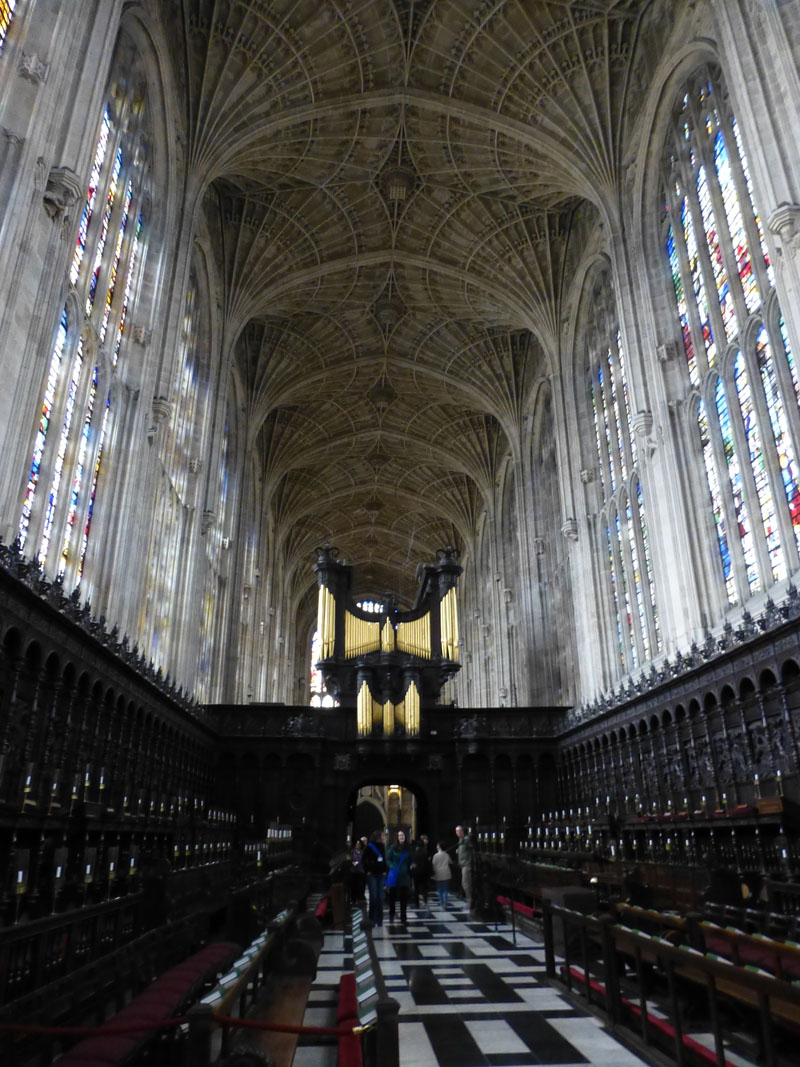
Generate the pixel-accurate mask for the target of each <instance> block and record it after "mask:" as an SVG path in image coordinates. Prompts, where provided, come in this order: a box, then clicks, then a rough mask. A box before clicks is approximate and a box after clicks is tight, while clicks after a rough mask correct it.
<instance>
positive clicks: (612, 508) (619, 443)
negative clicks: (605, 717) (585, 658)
mask: <svg viewBox="0 0 800 1067" xmlns="http://www.w3.org/2000/svg"><path fill="white" fill-rule="evenodd" d="M590 304H591V307H592V308H593V314H594V321H593V322H592V323H591V324H590V326H589V328H588V330H587V333H586V341H587V363H588V367H589V381H588V402H589V411H590V413H591V418H592V422H593V434H592V439H593V445H594V450H595V462H596V464H597V470H598V475H599V476H598V491H599V494H600V497H601V508H600V526H599V532H600V537H601V545H602V548H601V553H600V555H601V562H602V565H603V586H604V592H603V597H604V599H605V601H606V604H607V610H608V612H609V614H610V617H611V623H612V625H611V630H612V632H613V634H614V636H615V645H616V648H615V650H614V653H613V656H612V658H613V659H614V660H616V661H617V662H618V663H619V664H620V666H622V667H623V668H624V669H625V670H628V671H630V670H633V669H634V668H636V667H639V666H641V664H642V663H643V662H645V661H646V660H648V659H650V658H651V657H652V656H653V655H654V653H655V652H656V651H658V650H659V649H660V647H661V634H660V628H659V622H658V612H657V607H656V594H655V583H654V580H653V569H652V559H651V555H650V545H649V537H648V531H647V523H646V517H645V504H644V494H643V491H642V485H641V481H640V478H639V470H638V463H639V458H638V455H637V448H636V438H635V436H634V434H633V432H632V422H631V410H630V398H629V394H628V379H627V373H626V367H625V352H624V348H623V344H622V333H621V331H620V328H619V320H618V317H617V307H616V296H615V294H614V286H613V283H612V280H611V277H610V274H609V272H608V270H603V271H601V272H600V274H598V275H597V276H596V277H595V280H594V285H593V289H592V299H591V301H590Z"/></svg>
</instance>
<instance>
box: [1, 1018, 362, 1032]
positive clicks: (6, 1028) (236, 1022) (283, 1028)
mask: <svg viewBox="0 0 800 1067" xmlns="http://www.w3.org/2000/svg"><path fill="white" fill-rule="evenodd" d="M211 1019H212V1020H213V1021H214V1022H215V1023H218V1024H219V1025H220V1026H238V1027H242V1028H244V1029H249V1030H273V1031H275V1032H276V1033H279V1034H318V1035H325V1036H329V1037H341V1036H345V1035H349V1034H363V1033H364V1032H365V1031H367V1030H369V1029H371V1026H372V1024H370V1025H369V1026H302V1025H297V1026H295V1025H292V1024H290V1023H265V1022H260V1021H259V1020H258V1019H244V1018H238V1017H236V1016H233V1015H212V1016H211ZM189 1022H190V1020H189V1019H188V1018H187V1017H186V1016H184V1015H181V1016H175V1017H174V1018H172V1019H162V1020H161V1021H160V1022H150V1023H144V1022H142V1023H128V1024H125V1025H123V1026H119V1025H117V1026H115V1025H114V1024H113V1023H108V1024H106V1025H105V1026H41V1025H38V1024H37V1023H5V1022H0V1032H5V1033H10V1034H49V1035H50V1036H51V1037H98V1036H100V1035H102V1036H103V1037H111V1036H116V1035H121V1034H140V1033H143V1032H144V1031H146V1030H166V1029H169V1028H170V1027H175V1026H184V1025H188V1023H189Z"/></svg>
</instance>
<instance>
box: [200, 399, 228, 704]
mask: <svg viewBox="0 0 800 1067" xmlns="http://www.w3.org/2000/svg"><path fill="white" fill-rule="evenodd" d="M229 388H230V390H231V394H232V392H233V384H232V383H229ZM231 394H229V397H228V405H227V411H226V416H225V422H224V426H223V430H222V440H221V441H220V447H219V460H218V463H217V471H216V488H215V490H214V498H213V505H214V508H215V516H214V522H213V523H212V524H211V525H210V526H209V527H208V529H207V530H206V534H205V538H204V541H205V557H204V560H203V565H204V569H205V573H204V577H203V602H202V615H201V623H200V653H199V661H198V669H197V685H196V693H197V697H198V699H199V700H201V701H203V702H206V703H207V702H208V701H209V700H210V699H211V696H212V692H213V687H214V685H215V684H218V682H219V678H218V677H217V676H218V675H219V667H220V656H219V652H220V649H221V647H222V645H223V644H224V641H223V638H222V635H223V633H224V622H225V617H226V609H227V603H226V598H225V592H226V577H227V568H226V566H225V562H226V554H227V551H228V549H229V547H230V543H231V533H232V531H231V529H230V524H231V521H232V520H231V516H230V511H231V507H230V502H231V500H232V499H233V497H234V494H233V493H232V492H231V478H232V474H233V470H232V467H233V461H234V459H235V456H234V454H233V453H234V446H235V434H234V425H235V424H234V421H233V420H234V419H235V407H234V404H233V403H232V401H231ZM215 668H216V670H215Z"/></svg>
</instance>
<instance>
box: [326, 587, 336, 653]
mask: <svg viewBox="0 0 800 1067" xmlns="http://www.w3.org/2000/svg"><path fill="white" fill-rule="evenodd" d="M326 592H327V594H328V642H327V647H328V655H329V656H333V655H335V652H336V648H335V646H336V597H335V596H334V595H333V593H332V592H331V591H330V589H328V590H326Z"/></svg>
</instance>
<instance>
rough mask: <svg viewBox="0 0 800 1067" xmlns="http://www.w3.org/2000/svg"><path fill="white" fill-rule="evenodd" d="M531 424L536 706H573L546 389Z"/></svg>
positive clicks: (568, 593) (570, 612) (567, 578)
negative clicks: (536, 600)
mask: <svg viewBox="0 0 800 1067" xmlns="http://www.w3.org/2000/svg"><path fill="white" fill-rule="evenodd" d="M534 425H535V426H536V438H535V440H534V443H533V455H532V474H533V489H534V509H533V521H534V531H535V537H534V544H533V548H534V558H535V565H536V578H537V587H538V589H539V590H540V594H539V598H540V599H539V603H540V608H539V610H540V618H541V622H540V623H539V625H538V626H537V631H538V633H537V636H536V639H535V640H536V645H537V659H536V669H535V671H534V672H533V673H534V685H535V686H536V688H535V690H534V692H535V702H537V703H541V704H572V703H574V700H575V690H574V686H575V659H574V650H575V611H574V603H573V599H572V579H571V573H570V559H569V551H568V548H567V542H566V541H565V539H564V537H563V536H562V535H561V499H560V495H559V489H558V453H557V449H556V428H555V423H554V419H553V398H552V394H551V392H550V388H549V387H547V388H546V389H543V390H542V393H541V395H540V397H539V399H538V401H537V406H536V411H535V413H534ZM539 650H541V652H539Z"/></svg>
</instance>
